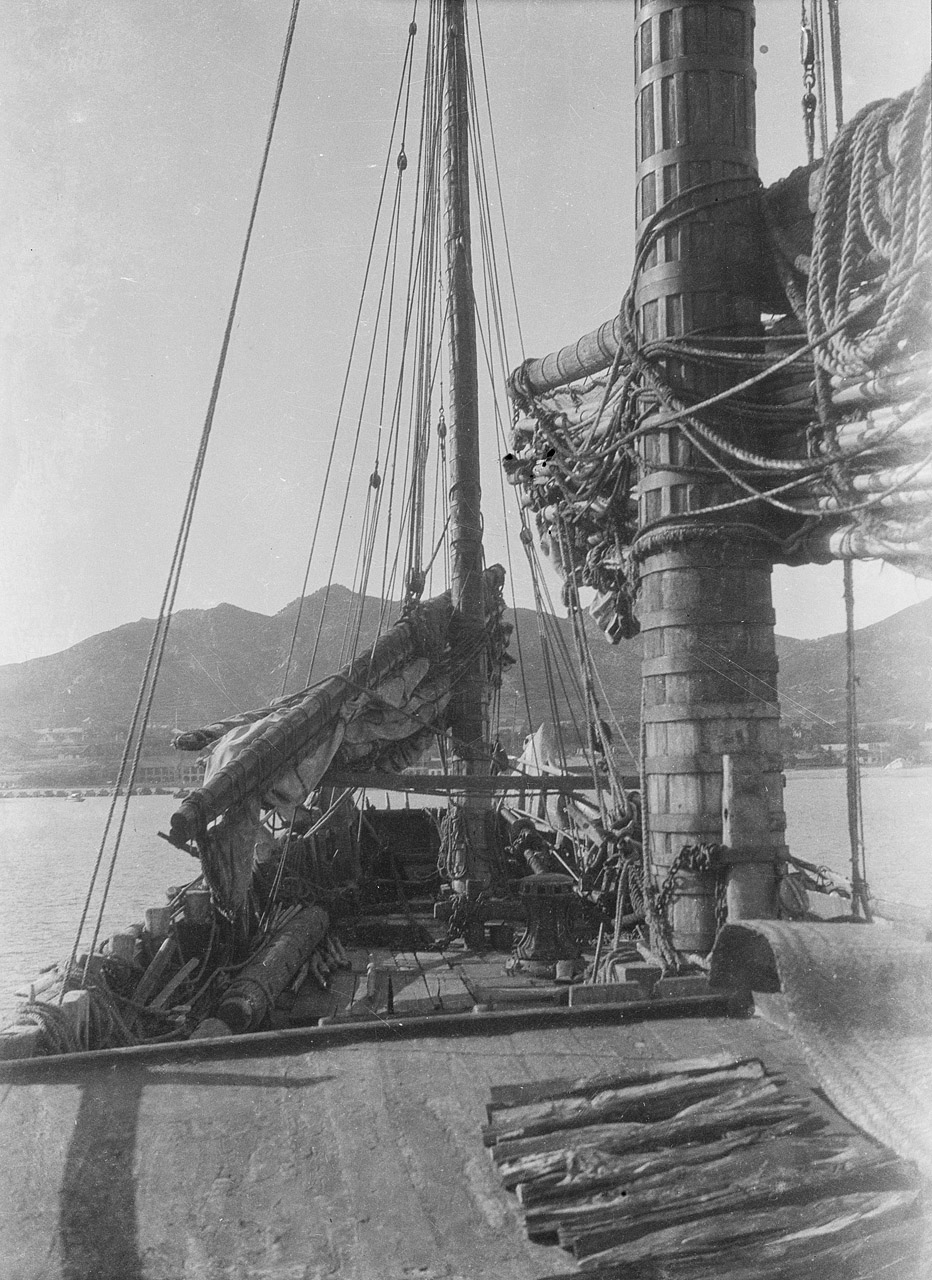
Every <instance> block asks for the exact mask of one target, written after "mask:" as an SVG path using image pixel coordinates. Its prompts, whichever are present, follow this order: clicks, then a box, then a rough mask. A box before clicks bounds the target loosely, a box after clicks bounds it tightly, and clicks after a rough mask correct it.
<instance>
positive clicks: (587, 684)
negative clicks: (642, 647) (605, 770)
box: [556, 518, 608, 825]
mask: <svg viewBox="0 0 932 1280" xmlns="http://www.w3.org/2000/svg"><path fill="white" fill-rule="evenodd" d="M556 531H557V539H558V541H559V543H560V555H561V557H562V558H563V562H564V564H566V565H568V566H569V570H570V571H569V574H568V575H567V579H566V585H567V586H568V588H569V596H570V599H569V601H568V603H567V612H568V614H569V617H570V621H571V625H572V628H573V640H574V643H575V645H576V654H577V659H578V661H579V663H580V666H581V667H582V670H583V681H584V688H585V698H586V702H585V710H586V732H587V737H588V745H589V753H590V761H589V763H590V768H591V771H592V782H593V786H594V787H595V790H596V796H597V799H598V803H599V816H600V817H601V819H602V822H603V823H604V824H606V825H607V823H608V815H607V812H606V809H605V803H604V798H603V795H602V788H601V787H600V786H599V780H598V778H597V777H596V773H595V767H596V766H595V757H596V750H595V733H596V730H595V725H594V723H593V722H594V721H596V720H597V719H598V712H599V710H600V708H598V707H597V706H596V705H594V703H595V701H596V699H595V691H594V689H593V688H592V679H591V673H590V672H589V670H588V664H587V658H588V659H589V661H591V655H590V654H588V653H587V652H586V650H585V640H584V639H582V638H581V637H580V634H579V632H580V616H579V614H580V605H579V584H578V582H577V580H576V572H575V569H574V567H573V560H572V559H571V557H570V549H569V547H568V545H567V542H566V539H565V536H564V528H563V522H562V520H560V519H559V518H558V519H557V521H556ZM590 693H591V696H590ZM602 746H603V750H604V748H605V746H606V744H605V743H604V742H603V744H602ZM606 758H607V752H606Z"/></svg>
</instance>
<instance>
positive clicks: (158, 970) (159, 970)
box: [133, 934, 175, 1004]
mask: <svg viewBox="0 0 932 1280" xmlns="http://www.w3.org/2000/svg"><path fill="white" fill-rule="evenodd" d="M174 954H175V937H174V934H172V935H170V936H169V937H167V938H166V939H165V941H164V942H163V943H162V945H161V946H160V947H159V949H158V951H156V953H155V955H154V956H153V957H152V959H151V960H150V962H149V967H148V968H147V969H146V971H145V973H144V974H143V975H142V977H141V978H140V979H139V983H138V985H137V987H136V990H135V991H134V992H133V999H134V1000H135V1002H136V1004H145V1003H146V1001H147V1000H148V999H149V996H151V994H152V992H153V991H154V990H155V989H156V987H157V986H158V984H159V983H160V982H161V980H162V975H163V974H164V972H165V970H166V969H167V968H168V966H169V964H170V963H171V959H172V956H173V955H174Z"/></svg>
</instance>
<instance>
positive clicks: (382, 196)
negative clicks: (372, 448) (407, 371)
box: [281, 0, 415, 696]
mask: <svg viewBox="0 0 932 1280" xmlns="http://www.w3.org/2000/svg"><path fill="white" fill-rule="evenodd" d="M299 3H300V0H299ZM414 36H415V32H414V31H412V30H411V28H410V27H409V29H408V41H407V44H406V46H405V54H404V60H403V62H402V68H401V78H400V81H399V85H398V94H397V96H396V99H395V113H394V116H393V117H392V124H391V129H390V131H389V139H388V150H387V152H386V156H385V164H384V165H383V167H382V179H381V184H380V186H379V197H378V201H377V203H376V210H375V219H374V222H373V227H372V235H371V237H370V240H369V250H368V253H367V256H366V265H365V268H364V269H363V280H362V289H361V291H360V295H359V305H358V307H357V308H356V317H355V320H354V322H353V336H352V340H351V342H350V351H349V356H348V357H347V362H346V371H345V373H344V375H343V386H342V388H341V390H340V399H339V403H338V405H337V415H336V421H335V423H334V430H333V436H332V437H331V440H330V452H329V455H328V457H327V466H326V468H325V469H324V479H323V483H322V484H321V502H320V504H319V505H318V508H317V518H316V520H315V522H314V532H313V534H312V536H311V546H310V550H309V551H308V556H307V562H306V564H305V568H304V579H303V581H302V584H301V595H300V598H299V602H298V612H297V616H296V618H295V625H294V630H293V631H292V635H291V644H290V647H289V650H288V657H287V659H286V661H285V671H284V675H283V676H282V687H281V693H282V696H284V693H285V688H286V686H287V683H288V676H289V674H290V672H291V663H292V660H293V657H294V650H295V644H296V642H297V638H298V629H299V627H300V625H301V615H302V613H303V611H304V600H305V598H306V595H307V584H308V582H309V580H310V576H311V565H312V564H313V561H314V553H315V551H316V549H317V538H318V535H319V533H320V524H321V519H322V517H323V509H324V504H323V495H324V494H325V493H326V491H327V485H328V483H329V480H330V472H331V470H332V468H333V460H334V456H335V454H336V447H337V439H338V437H339V433H340V424H341V422H342V418H343V408H344V405H345V402H346V396H347V392H348V390H349V380H350V373H351V372H352V368H353V360H354V356H355V353H356V343H357V341H358V339H359V331H360V327H361V323H362V312H363V307H364V305H365V301H366V293H367V290H368V286H369V274H370V271H371V269H372V261H373V257H374V255H375V246H376V241H377V238H378V231H379V221H380V218H381V214H382V204H383V201H384V199H385V190H386V187H387V185H388V173H389V165H390V163H391V157H392V154H393V150H394V140H395V128H396V126H397V123H398V114H399V111H400V107H401V99H402V93H403V91H404V82H405V74H406V72H407V70H408V61H409V59H410V58H411V56H412V52H413V44H414Z"/></svg>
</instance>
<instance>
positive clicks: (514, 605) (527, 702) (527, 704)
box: [495, 420, 532, 731]
mask: <svg viewBox="0 0 932 1280" xmlns="http://www.w3.org/2000/svg"><path fill="white" fill-rule="evenodd" d="M496 427H497V434H498V438H499V443H500V445H502V446H505V439H504V431H503V428H502V424H501V421H500V420H496ZM495 470H496V472H497V473H498V485H499V490H500V492H501V499H502V517H503V523H504V528H505V559H506V560H507V562H508V582H509V586H510V588H511V612H512V615H513V617H514V620H515V623H514V625H515V633H514V634H515V644H516V646H517V649H518V676H519V679H520V681H521V692H522V695H523V697H524V710H525V712H526V714H527V724H528V731H530V730H531V727H532V726H531V699H530V695H529V693H528V687H527V676H526V675H525V666H524V646H523V644H522V640H521V632H522V628H521V625H520V623H519V621H518V602H517V597H516V594H515V574H514V564H513V560H512V555H511V535H510V533H509V528H508V502H507V498H506V496H505V476H504V472H503V471H502V468H501V467H496V468H495ZM522 532H523V526H522Z"/></svg>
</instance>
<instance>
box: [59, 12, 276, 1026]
mask: <svg viewBox="0 0 932 1280" xmlns="http://www.w3.org/2000/svg"><path fill="white" fill-rule="evenodd" d="M300 3H301V0H293V2H292V7H291V13H290V16H289V20H288V27H287V31H286V34H285V42H284V47H283V50H282V57H281V62H280V65H279V71H278V79H277V82H276V86H275V93H274V96H273V101H272V110H271V115H270V118H269V124H268V129H267V131H266V138H265V145H264V148H263V152H262V160H261V163H260V166H259V173H258V177H257V181H256V187H255V192H254V195H253V201H252V207H251V210H250V215H249V220H248V223H247V227H246V235H245V240H244V243H243V249H242V253H241V255H240V261H239V267H238V270H237V275H236V282H235V285H234V288H233V296H232V300H231V303H230V309H229V313H228V316H227V322H226V326H225V329H224V333H223V340H222V343H221V347H220V355H219V358H218V362H217V368H216V371H215V373H214V380H213V385H212V387H211V392H210V398H209V401H208V406H207V413H206V416H205V419H204V425H203V427H202V430H201V437H200V441H199V444H198V450H197V456H196V459H195V463H194V468H193V471H192V475H191V480H190V482H189V485H188V492H187V495H186V498H185V505H184V511H183V513H182V518H181V524H180V526H179V531H178V536H177V538H176V540H175V546H174V550H173V553H172V561H171V565H170V567H169V573H168V579H167V581H166V585H165V589H164V592H163V594H162V602H161V606H160V609H159V616H158V618H157V620H156V625H155V629H154V631H153V635H152V641H151V643H150V647H149V653H148V655H147V658H146V665H145V668H144V671H143V676H142V680H141V682H140V686H139V692H138V695H137V698H136V705H135V707H134V709H133V716H132V720H131V723H130V728H129V732H128V733H127V737H126V742H125V745H124V748H123V755H122V758H121V760H120V768H119V772H118V775H117V782H116V786H115V787H114V793H113V799H112V801H111V804H110V807H109V810H108V813H107V818H106V822H105V824H104V830H103V835H102V836H101V840H100V845H99V847H98V851H97V855H96V858H95V862H94V869H93V872H92V874H91V879H90V884H89V886H88V891H87V897H86V899H85V902H84V907H83V909H82V912H81V918H80V922H79V924H78V930H77V934H76V937H75V941H74V946H73V948H72V951H71V955H70V957H69V960H68V969H69V970H70V968H71V966H72V965H73V964H74V961H75V958H76V956H77V952H78V947H79V946H80V943H81V934H82V933H83V931H84V925H85V923H86V921H87V916H88V913H89V911H90V904H91V898H92V896H93V892H94V887H95V884H96V881H97V876H98V874H99V871H100V868H101V865H102V862H103V855H104V850H105V847H106V843H107V837H108V835H109V832H110V827H111V824H112V821H113V817H114V813H115V811H116V808H117V799H118V797H119V791H120V786H121V785H122V783H123V781H124V779H125V778H126V769H127V762H128V761H129V757H130V747H131V743H132V739H133V734H134V733H135V732H136V731H137V729H138V730H139V733H138V739H137V743H136V750H135V753H134V755H133V758H132V762H131V764H130V765H129V774H128V778H126V781H127V792H126V797H125V802H124V806H123V813H122V816H121V818H120V819H119V822H118V826H117V831H116V835H115V837H114V847H113V850H112V853H111V858H110V865H109V868H108V872H107V876H106V880H105V882H104V887H103V891H102V899H101V904H100V909H99V912H98V916H97V923H96V926H95V929H94V937H93V942H92V943H91V947H90V950H89V952H88V959H87V962H86V963H85V966H84V973H83V976H82V980H81V981H82V986H83V985H85V984H86V982H87V975H88V970H89V967H90V957H91V955H92V954H93V951H94V948H95V947H96V945H97V938H98V936H99V932H100V925H101V921H102V918H103V912H104V909H105V907H106V902H107V896H108V894H109V891H110V884H111V881H112V879H113V871H114V868H115V866H116V858H117V854H118V852H119V848H120V842H121V839H122V833H123V827H124V825H125V822H126V815H127V812H128V809H129V802H130V798H131V795H132V787H133V783H134V781H135V777H136V771H137V769H138V765H139V758H140V755H141V753H142V739H143V735H144V733H145V729H146V725H147V724H148V720H149V713H150V711H151V708H152V700H153V698H154V696H155V686H156V682H157V680H158V674H159V670H160V668H161V663H162V656H163V654H164V651H165V644H166V641H167V639H168V627H169V623H170V621H171V614H172V610H173V608H174V602H175V596H176V594H177V590H178V580H179V576H180V572H181V566H182V564H183V561H184V555H185V551H186V549H187V542H188V534H189V532H190V528H191V521H192V519H193V515H194V506H195V503H196V500H197V494H198V490H199V488H200V480H201V474H202V472H203V467H204V459H205V457H206V453H207V445H208V443H209V440H210V434H211V430H212V427H213V421H214V414H215V412H216V407H217V401H218V399H219V396H220V387H221V384H222V381H223V373H224V369H225V367H226V358H227V353H228V351H229V347H230V340H231V337H232V333H233V324H234V321H235V319H236V309H237V304H238V302H239V295H240V290H241V288H242V283H243V277H244V275H245V270H246V260H247V257H248V254H249V246H250V243H251V240H252V233H253V228H254V226H255V222H256V216H257V213H258V208H259V199H260V196H261V194H262V186H263V180H264V178H265V171H266V168H267V166H268V160H269V153H270V151H271V147H272V139H273V136H274V133H275V123H276V121H277V119H278V110H279V106H280V104H281V99H282V92H283V90H284V84H285V73H286V71H287V68H288V59H289V55H290V53H291V46H292V43H293V40H294V32H295V26H296V24H297V19H298V9H299V7H300ZM150 680H151V685H150V687H149V689H148V693H147V688H146V686H147V684H148V683H149V682H150ZM63 998H64V988H63V989H62V992H61V993H60V996H59V1003H61V1000H62V999H63Z"/></svg>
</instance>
